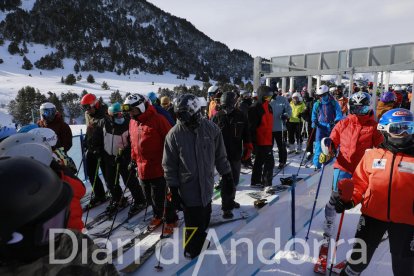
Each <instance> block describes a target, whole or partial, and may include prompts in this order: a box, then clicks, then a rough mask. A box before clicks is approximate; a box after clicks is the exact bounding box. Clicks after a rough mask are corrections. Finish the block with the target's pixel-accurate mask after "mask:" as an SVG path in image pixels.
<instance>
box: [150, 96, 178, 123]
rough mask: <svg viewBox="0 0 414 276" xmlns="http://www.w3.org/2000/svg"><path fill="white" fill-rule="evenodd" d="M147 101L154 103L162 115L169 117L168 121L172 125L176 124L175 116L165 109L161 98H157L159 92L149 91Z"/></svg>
mask: <svg viewBox="0 0 414 276" xmlns="http://www.w3.org/2000/svg"><path fill="white" fill-rule="evenodd" d="M144 97H147V101H148V102H149V103H150V104H152V106H153V107H154V108H155V110H156V111H157V112H158V113H159V114H161V115H162V116H164V117H165V119H167V121H168V122H169V123H170V125H171V126H174V125H175V119H173V118H174V116H171V114H170V113H169V112H168V111H167V110H165V109H164V108H162V107H161V105H160V103H161V102H160V100H159V99H158V98H157V94H155V92H149V93H148V95H147V96H144Z"/></svg>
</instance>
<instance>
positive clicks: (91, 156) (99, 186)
mask: <svg viewBox="0 0 414 276" xmlns="http://www.w3.org/2000/svg"><path fill="white" fill-rule="evenodd" d="M99 158H101V161H100V164H99V167H98V159H99ZM104 164H105V160H104V158H102V154H95V153H92V152H90V151H88V152H87V153H86V173H87V174H88V179H89V183H91V186H93V187H92V188H93V193H94V196H95V197H97V198H101V199H104V198H105V188H104V186H103V183H102V180H101V178H100V177H99V168H100V169H101V171H102V173H103V175H104V178H105V165H104ZM95 176H96V181H95ZM94 181H95V185H94Z"/></svg>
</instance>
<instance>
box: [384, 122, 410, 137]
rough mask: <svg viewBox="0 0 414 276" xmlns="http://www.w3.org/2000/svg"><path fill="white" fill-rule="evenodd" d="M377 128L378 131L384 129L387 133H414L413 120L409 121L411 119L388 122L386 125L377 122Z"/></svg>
mask: <svg viewBox="0 0 414 276" xmlns="http://www.w3.org/2000/svg"><path fill="white" fill-rule="evenodd" d="M377 129H378V130H380V131H385V132H387V133H389V134H394V135H402V134H403V133H407V134H408V135H412V134H414V122H411V121H406V122H396V123H389V124H388V125H380V124H378V127H377Z"/></svg>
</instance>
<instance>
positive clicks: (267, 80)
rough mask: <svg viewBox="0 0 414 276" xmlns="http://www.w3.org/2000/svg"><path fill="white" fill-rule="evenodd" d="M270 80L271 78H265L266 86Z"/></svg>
mask: <svg viewBox="0 0 414 276" xmlns="http://www.w3.org/2000/svg"><path fill="white" fill-rule="evenodd" d="M271 80H272V79H271V78H266V86H269V87H270V81H271Z"/></svg>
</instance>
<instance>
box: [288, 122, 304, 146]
mask: <svg viewBox="0 0 414 276" xmlns="http://www.w3.org/2000/svg"><path fill="white" fill-rule="evenodd" d="M289 124H290V130H289V144H291V145H293V144H294V143H295V140H296V143H297V144H298V145H300V143H301V139H302V138H301V137H300V131H301V124H300V122H297V123H295V122H291V123H289Z"/></svg>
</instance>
